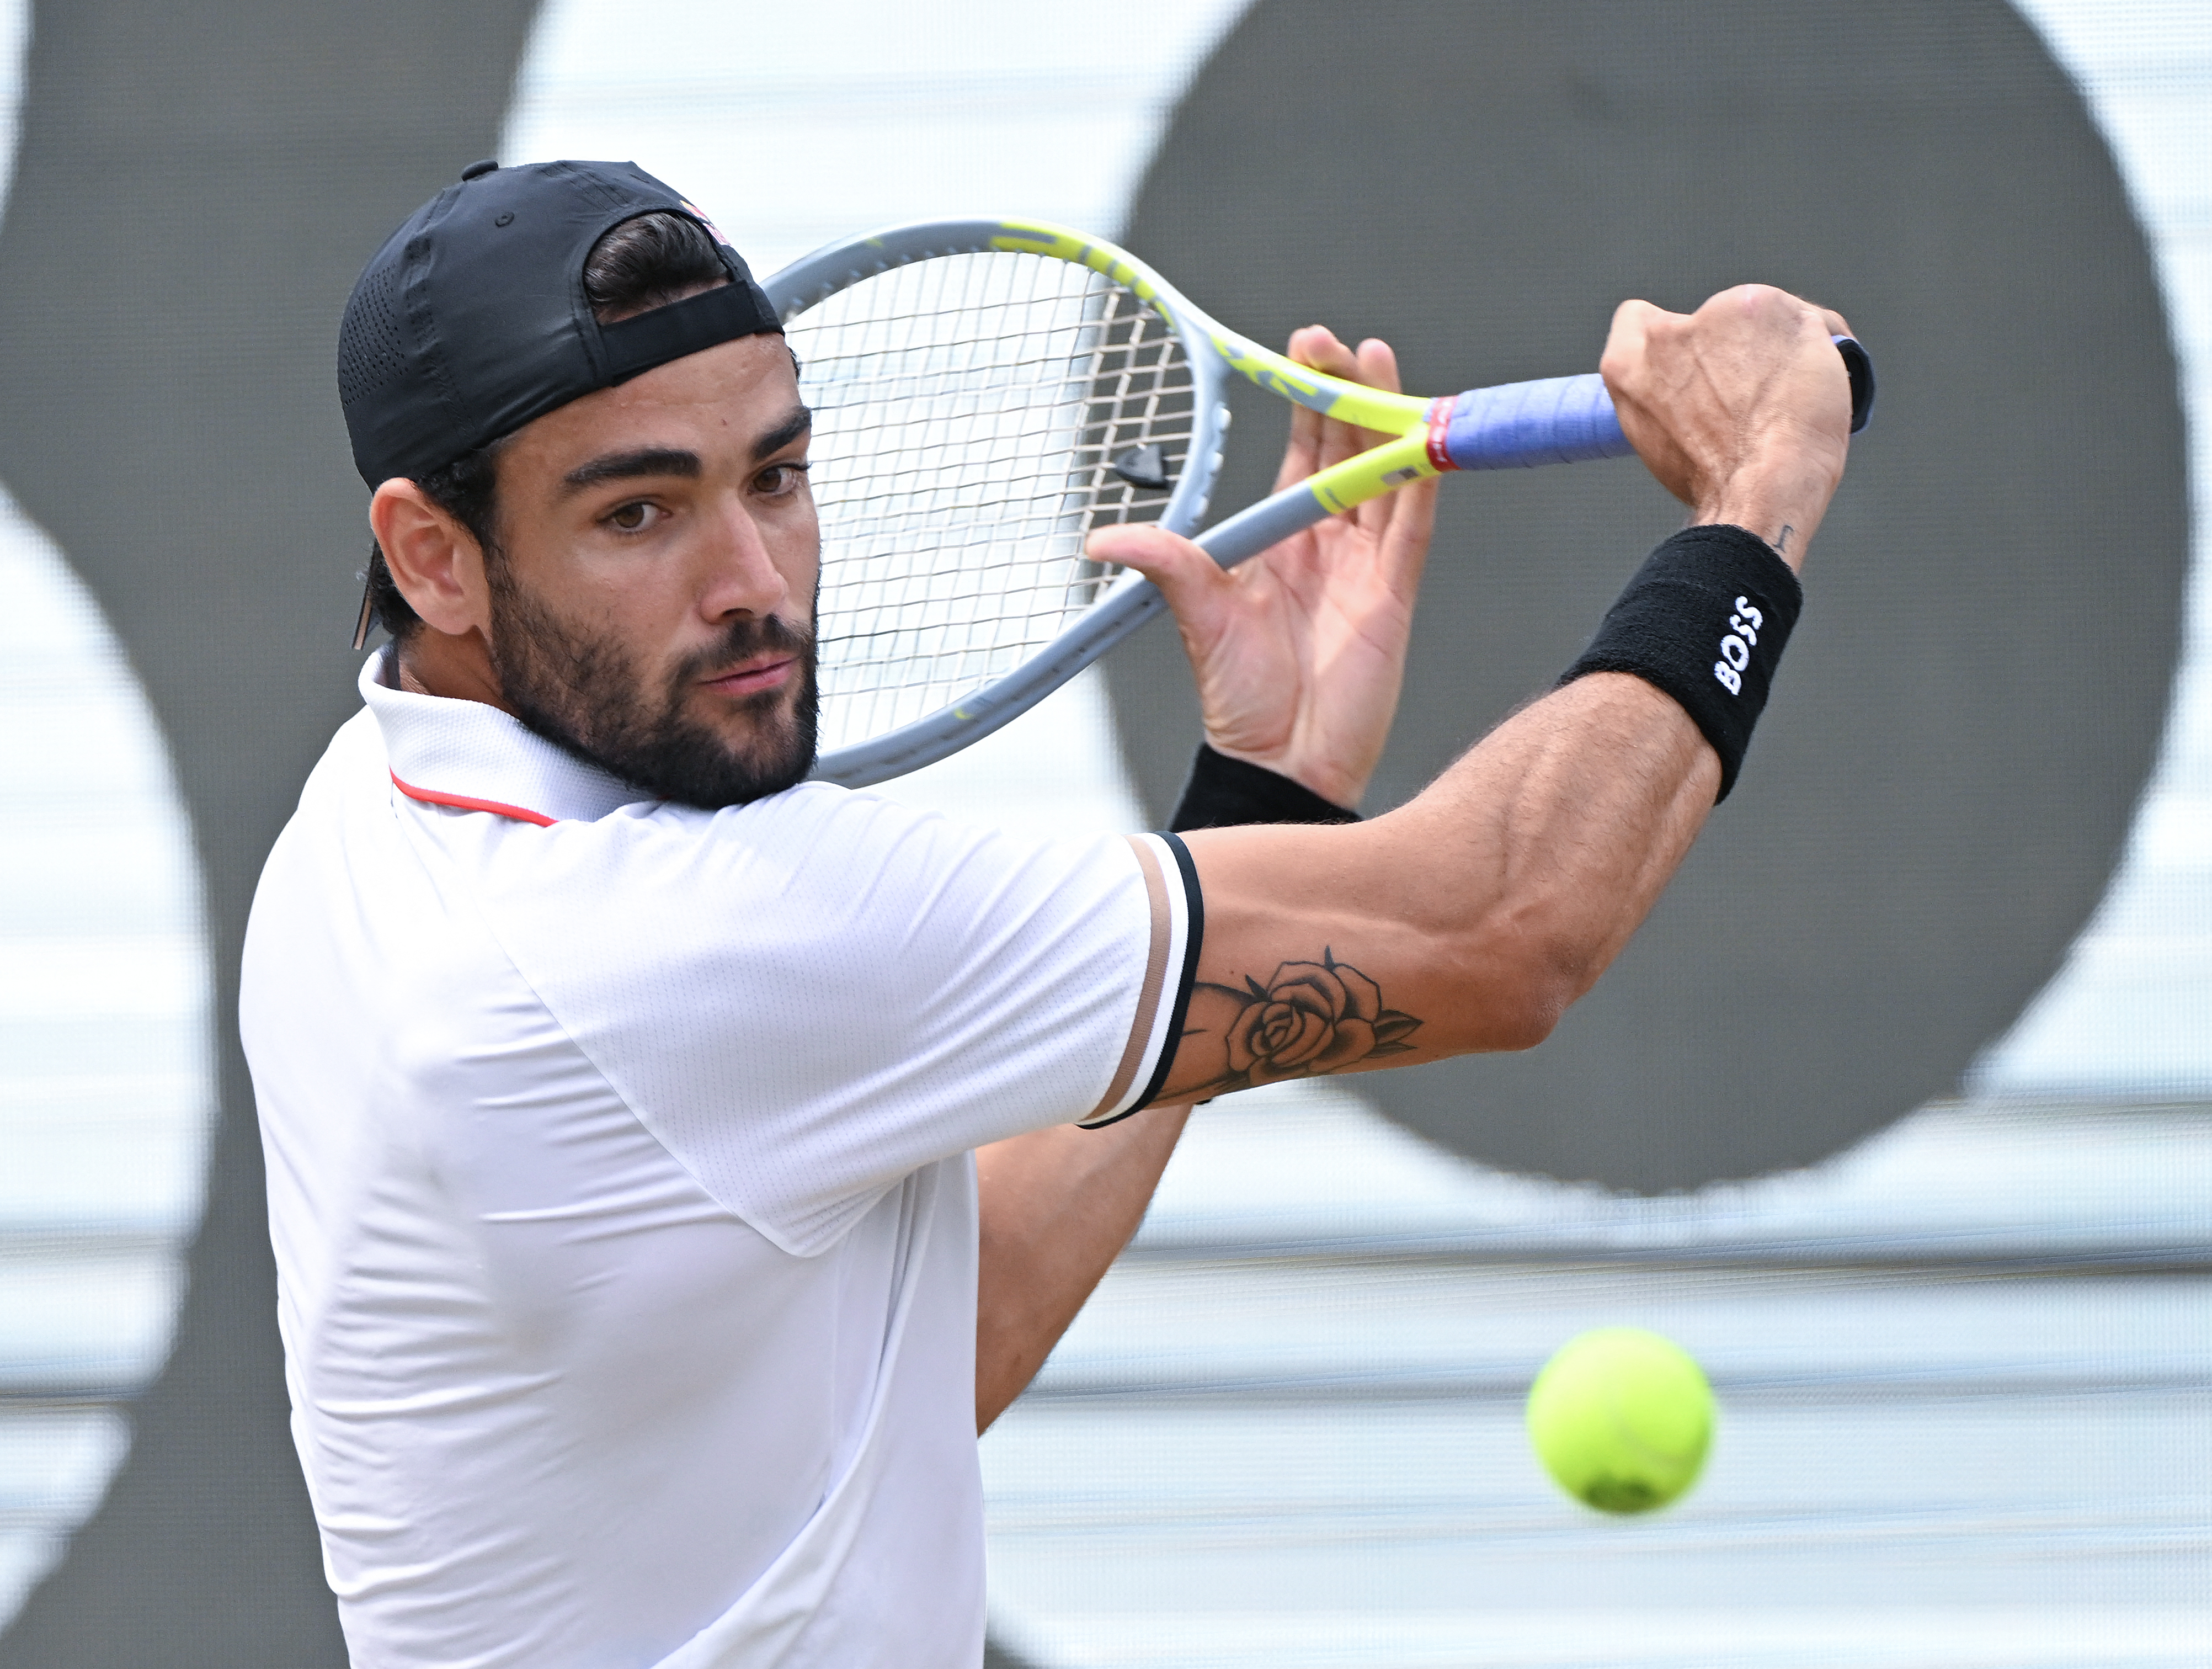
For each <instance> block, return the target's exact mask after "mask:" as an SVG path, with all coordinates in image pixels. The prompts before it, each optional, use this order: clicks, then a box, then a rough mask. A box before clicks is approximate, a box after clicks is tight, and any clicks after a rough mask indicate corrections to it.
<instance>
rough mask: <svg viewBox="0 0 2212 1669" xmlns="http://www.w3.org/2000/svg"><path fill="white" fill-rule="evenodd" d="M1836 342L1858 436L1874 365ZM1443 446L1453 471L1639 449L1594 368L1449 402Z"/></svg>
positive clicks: (1844, 341) (1474, 391) (1856, 348)
mask: <svg viewBox="0 0 2212 1669" xmlns="http://www.w3.org/2000/svg"><path fill="white" fill-rule="evenodd" d="M1830 339H1831V340H1832V341H1833V342H1834V343H1835V344H1836V351H1837V352H1838V353H1840V354H1841V355H1843V356H1844V370H1845V371H1846V372H1847V373H1848V374H1849V375H1850V385H1851V433H1852V434H1854V435H1856V434H1857V433H1858V432H1859V431H1860V430H1861V429H1864V428H1865V427H1866V426H1867V420H1868V419H1869V417H1873V415H1874V362H1873V361H1872V360H1870V359H1869V358H1868V357H1867V351H1866V350H1865V349H1864V348H1863V347H1861V346H1860V345H1859V344H1857V342H1856V341H1854V340H1852V339H1851V338H1850V337H1848V336H1838V337H1833V338H1830ZM1443 448H1444V455H1445V456H1446V457H1448V458H1449V459H1450V460H1451V464H1452V467H1453V468H1454V469H1533V468H1534V467H1535V466H1537V465H1539V464H1579V463H1583V462H1586V461H1588V460H1590V459H1593V458H1621V457H1626V455H1627V454H1629V453H1631V452H1632V451H1634V450H1635V448H1633V447H1632V446H1630V445H1629V443H1628V436H1626V435H1624V434H1622V433H1621V431H1620V417H1619V416H1618V414H1616V413H1615V412H1614V411H1613V396H1612V395H1611V394H1609V393H1607V392H1606V387H1605V379H1604V378H1603V377H1601V376H1600V375H1597V373H1596V372H1595V371H1590V372H1585V373H1584V374H1583V375H1581V376H1578V377H1546V378H1544V379H1543V380H1542V381H1537V382H1507V383H1501V384H1500V385H1499V386H1498V387H1495V388H1470V389H1468V392H1467V393H1464V394H1461V395H1459V396H1457V397H1456V398H1455V399H1453V401H1452V403H1451V412H1450V415H1449V417H1447V418H1446V419H1445V422H1444V433H1443Z"/></svg>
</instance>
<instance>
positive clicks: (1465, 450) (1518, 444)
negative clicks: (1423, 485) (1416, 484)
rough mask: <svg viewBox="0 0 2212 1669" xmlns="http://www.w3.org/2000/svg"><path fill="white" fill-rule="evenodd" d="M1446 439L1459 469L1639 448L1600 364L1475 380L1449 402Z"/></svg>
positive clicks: (1576, 459)
mask: <svg viewBox="0 0 2212 1669" xmlns="http://www.w3.org/2000/svg"><path fill="white" fill-rule="evenodd" d="M1443 443H1444V455H1445V456H1446V457H1448V458H1449V459H1450V460H1451V464H1452V467H1453V468H1454V469H1534V467H1535V466H1537V465H1539V464H1580V463H1585V462H1587V461H1589V460H1591V459H1593V458H1621V457H1626V455H1627V454H1629V453H1632V452H1633V451H1635V450H1636V448H1634V447H1632V446H1631V445H1629V443H1628V436H1626V435H1624V434H1622V433H1621V430H1620V418H1619V417H1616V416H1615V415H1614V414H1613V396H1612V395H1611V394H1608V393H1606V391H1605V379H1604V378H1603V377H1601V376H1600V375H1598V374H1597V373H1596V372H1595V371H1589V372H1585V373H1584V374H1583V375H1581V376H1577V377H1546V378H1544V379H1542V380H1541V381H1537V382H1507V383H1501V384H1499V385H1498V387H1495V388H1470V389H1468V391H1467V393H1464V394H1461V395H1458V396H1456V397H1455V399H1453V401H1452V403H1451V415H1450V416H1449V417H1448V418H1446V419H1445V423H1444V432H1443ZM1433 444H1434V442H1431V445H1433ZM1431 455H1433V454H1431Z"/></svg>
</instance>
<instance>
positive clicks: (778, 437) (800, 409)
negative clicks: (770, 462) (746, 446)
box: [753, 405, 814, 464]
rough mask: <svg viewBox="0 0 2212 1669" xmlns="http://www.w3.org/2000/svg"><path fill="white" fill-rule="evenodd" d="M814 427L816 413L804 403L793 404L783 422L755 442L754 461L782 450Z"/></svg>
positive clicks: (756, 461)
mask: <svg viewBox="0 0 2212 1669" xmlns="http://www.w3.org/2000/svg"><path fill="white" fill-rule="evenodd" d="M813 427H814V414H813V413H812V412H811V411H808V410H807V409H806V408H805V406H803V405H794V406H793V407H792V408H791V410H790V411H789V412H788V413H787V414H786V415H785V417H784V419H783V421H782V422H781V423H778V424H777V425H776V426H775V428H774V429H769V432H768V433H767V434H765V435H763V436H761V437H760V438H759V439H758V440H757V441H755V442H753V462H755V463H756V464H757V463H758V462H760V460H762V459H763V458H766V457H769V456H770V455H772V454H775V453H778V452H781V451H782V450H783V449H784V448H786V447H787V446H789V445H790V444H791V443H792V442H793V441H795V440H797V439H798V438H799V436H802V435H804V434H806V433H808V432H809V431H810V430H811V429H813Z"/></svg>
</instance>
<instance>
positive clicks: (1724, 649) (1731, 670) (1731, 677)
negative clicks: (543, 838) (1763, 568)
mask: <svg viewBox="0 0 2212 1669" xmlns="http://www.w3.org/2000/svg"><path fill="white" fill-rule="evenodd" d="M1765 624H1766V617H1765V615H1764V614H1762V613H1760V612H1759V611H1758V610H1757V609H1755V608H1753V606H1751V602H1750V600H1749V599H1747V598H1744V597H1739V598H1737V599H1736V600H1735V613H1733V614H1731V615H1729V631H1728V636H1726V637H1723V638H1722V639H1721V658H1720V659H1719V660H1717V661H1714V662H1713V679H1714V680H1715V682H1717V683H1718V684H1719V685H1720V686H1721V687H1722V688H1723V689H1724V690H1726V691H1728V692H1729V694H1730V695H1732V696H1740V695H1741V694H1742V693H1743V675H1744V673H1745V672H1746V671H1747V669H1748V668H1749V667H1750V666H1751V651H1752V648H1753V645H1754V644H1756V643H1758V642H1759V628H1760V627H1761V626H1763V625H1765Z"/></svg>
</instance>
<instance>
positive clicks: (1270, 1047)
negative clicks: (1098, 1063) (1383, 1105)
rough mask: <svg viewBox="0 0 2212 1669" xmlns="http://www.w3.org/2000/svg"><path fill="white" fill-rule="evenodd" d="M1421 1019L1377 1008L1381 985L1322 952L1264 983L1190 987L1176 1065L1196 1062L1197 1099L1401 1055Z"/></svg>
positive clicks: (1292, 964) (1279, 969) (1286, 967)
mask: <svg viewBox="0 0 2212 1669" xmlns="http://www.w3.org/2000/svg"><path fill="white" fill-rule="evenodd" d="M1420 1024H1421V1022H1420V1021H1419V1020H1416V1019H1414V1018H1413V1015H1411V1014H1401V1013H1399V1012H1398V1011H1397V1010H1396V1009H1395V1008H1384V1007H1383V991H1382V988H1381V987H1380V986H1378V985H1376V983H1375V982H1374V981H1373V980H1371V979H1370V978H1368V977H1367V976H1366V975H1365V974H1364V973H1362V972H1359V970H1358V969H1357V968H1355V967H1353V966H1352V965H1351V964H1350V963H1348V962H1340V961H1338V960H1337V959H1336V957H1335V955H1334V953H1332V952H1330V951H1328V950H1323V951H1322V953H1321V960H1320V961H1318V962H1285V963H1283V964H1282V965H1279V967H1277V968H1276V970H1275V972H1274V974H1273V977H1272V978H1269V979H1267V981H1266V982H1265V983H1264V984H1263V983H1262V982H1261V981H1260V980H1257V979H1255V978H1252V977H1251V976H1250V975H1249V974H1247V975H1245V977H1244V984H1243V985H1242V986H1241V987H1238V986H1232V985H1212V984H1207V983H1206V981H1204V980H1200V981H1199V982H1198V983H1197V984H1194V985H1193V986H1192V987H1191V991H1190V1008H1189V1011H1188V1015H1187V1017H1186V1018H1185V1020H1184V1023H1183V1031H1182V1043H1181V1046H1180V1047H1179V1048H1178V1050H1177V1051H1176V1062H1177V1064H1178V1066H1180V1065H1182V1063H1185V1062H1190V1063H1203V1065H1204V1068H1205V1069H1206V1070H1207V1071H1208V1073H1209V1076H1208V1078H1207V1080H1206V1082H1205V1083H1203V1084H1200V1085H1197V1086H1195V1087H1193V1088H1191V1089H1190V1090H1189V1091H1188V1094H1189V1095H1190V1096H1191V1098H1192V1099H1206V1098H1208V1097H1211V1096H1215V1095H1226V1094H1228V1093H1230V1092H1231V1091H1232V1090H1239V1089H1250V1088H1251V1087H1254V1086H1255V1085H1256V1084H1272V1083H1279V1082H1281V1081H1283V1080H1284V1079H1285V1078H1314V1077H1319V1076H1320V1075H1322V1074H1323V1073H1328V1072H1342V1071H1345V1070H1346V1069H1349V1068H1352V1067H1354V1066H1357V1065H1358V1064H1359V1063H1361V1062H1363V1061H1371V1060H1376V1059H1378V1058H1380V1057H1383V1056H1385V1055H1403V1054H1406V1053H1407V1052H1409V1051H1411V1050H1412V1049H1413V1045H1411V1044H1409V1043H1407V1042H1406V1041H1405V1040H1404V1039H1405V1038H1406V1036H1407V1033H1409V1032H1413V1030H1415V1029H1416V1028H1417V1027H1418V1026H1419V1025H1420ZM1179 1097H1180V1093H1179Z"/></svg>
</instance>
